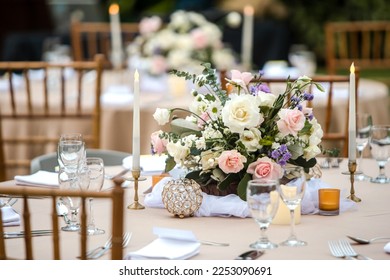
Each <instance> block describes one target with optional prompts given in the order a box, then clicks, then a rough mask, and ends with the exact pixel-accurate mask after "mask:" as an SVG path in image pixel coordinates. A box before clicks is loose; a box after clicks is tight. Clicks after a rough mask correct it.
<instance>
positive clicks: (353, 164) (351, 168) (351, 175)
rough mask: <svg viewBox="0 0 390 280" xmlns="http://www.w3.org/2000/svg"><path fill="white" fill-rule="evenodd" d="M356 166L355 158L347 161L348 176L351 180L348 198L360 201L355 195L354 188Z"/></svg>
mask: <svg viewBox="0 0 390 280" xmlns="http://www.w3.org/2000/svg"><path fill="white" fill-rule="evenodd" d="M356 166H357V164H356V160H349V161H348V170H349V178H350V181H351V191H350V195H349V196H348V198H349V199H350V200H352V201H355V202H360V201H362V200H361V199H360V198H358V197H357V196H356V195H355V188H354V182H355V172H356Z"/></svg>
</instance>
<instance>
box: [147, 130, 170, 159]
mask: <svg viewBox="0 0 390 280" xmlns="http://www.w3.org/2000/svg"><path fill="white" fill-rule="evenodd" d="M161 132H162V131H161V130H159V131H155V132H153V133H152V134H151V136H150V139H151V144H152V151H153V152H154V153H156V154H158V155H161V154H162V153H164V152H165V151H166V150H167V149H166V145H167V140H166V139H161V138H160V136H159V135H160V133H161Z"/></svg>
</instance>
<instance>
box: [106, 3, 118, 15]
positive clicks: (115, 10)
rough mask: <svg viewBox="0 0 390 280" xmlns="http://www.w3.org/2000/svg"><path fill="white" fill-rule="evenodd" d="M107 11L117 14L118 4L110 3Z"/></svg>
mask: <svg viewBox="0 0 390 280" xmlns="http://www.w3.org/2000/svg"><path fill="white" fill-rule="evenodd" d="M108 12H109V13H110V15H116V14H118V13H119V5H118V4H115V3H114V4H111V5H110V8H109V10H108Z"/></svg>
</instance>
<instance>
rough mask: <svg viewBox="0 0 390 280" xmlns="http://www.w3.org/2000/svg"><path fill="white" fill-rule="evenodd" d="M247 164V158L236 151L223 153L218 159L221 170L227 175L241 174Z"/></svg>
mask: <svg viewBox="0 0 390 280" xmlns="http://www.w3.org/2000/svg"><path fill="white" fill-rule="evenodd" d="M245 162H246V158H245V157H244V156H243V155H241V154H240V153H239V152H237V151H236V150H231V151H223V152H222V154H221V155H220V156H219V157H218V165H219V168H221V170H222V171H223V172H225V173H226V174H227V173H237V172H239V171H240V170H242V169H243V168H244V163H245Z"/></svg>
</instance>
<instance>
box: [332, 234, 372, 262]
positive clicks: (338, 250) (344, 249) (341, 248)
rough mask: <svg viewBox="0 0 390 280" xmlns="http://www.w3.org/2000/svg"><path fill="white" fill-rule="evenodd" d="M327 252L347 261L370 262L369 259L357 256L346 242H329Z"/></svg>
mask: <svg viewBox="0 0 390 280" xmlns="http://www.w3.org/2000/svg"><path fill="white" fill-rule="evenodd" d="M328 245H329V250H330V252H331V253H332V255H333V256H335V257H337V258H344V259H348V260H358V259H364V260H371V258H369V257H367V256H364V255H361V254H358V253H357V252H356V251H355V250H354V249H353V248H352V246H351V244H350V243H349V242H348V241H347V240H344V239H343V240H338V241H329V242H328Z"/></svg>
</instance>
